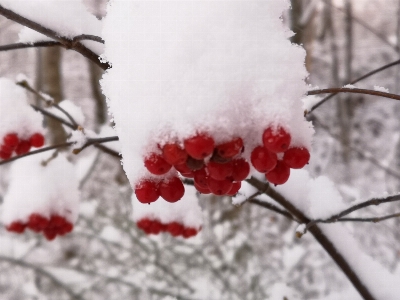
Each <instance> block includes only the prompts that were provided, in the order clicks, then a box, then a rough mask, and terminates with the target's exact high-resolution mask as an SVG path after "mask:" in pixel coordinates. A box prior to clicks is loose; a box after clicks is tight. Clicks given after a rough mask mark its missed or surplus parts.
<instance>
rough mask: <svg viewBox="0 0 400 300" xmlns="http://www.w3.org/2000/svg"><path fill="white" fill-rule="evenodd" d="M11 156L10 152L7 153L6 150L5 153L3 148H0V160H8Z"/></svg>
mask: <svg viewBox="0 0 400 300" xmlns="http://www.w3.org/2000/svg"><path fill="white" fill-rule="evenodd" d="M11 155H12V152H8V149H6V151H5V150H4V148H3V146H1V148H0V158H1V159H4V160H7V159H10V158H11Z"/></svg>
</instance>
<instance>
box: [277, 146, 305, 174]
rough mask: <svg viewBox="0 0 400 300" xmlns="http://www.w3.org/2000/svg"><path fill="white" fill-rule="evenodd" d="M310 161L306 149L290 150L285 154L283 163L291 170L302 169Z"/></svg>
mask: <svg viewBox="0 0 400 300" xmlns="http://www.w3.org/2000/svg"><path fill="white" fill-rule="evenodd" d="M309 160H310V152H308V150H307V149H306V148H297V147H295V148H290V149H288V150H287V151H286V152H285V155H284V156H283V161H284V162H285V164H287V165H288V166H289V167H290V168H292V169H301V168H303V167H304V166H305V165H306V164H307V163H308V161H309Z"/></svg>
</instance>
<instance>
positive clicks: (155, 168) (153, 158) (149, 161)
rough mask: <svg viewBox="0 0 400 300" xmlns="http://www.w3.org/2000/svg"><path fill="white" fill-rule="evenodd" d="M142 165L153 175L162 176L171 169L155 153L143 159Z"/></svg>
mask: <svg viewBox="0 0 400 300" xmlns="http://www.w3.org/2000/svg"><path fill="white" fill-rule="evenodd" d="M144 165H145V166H146V168H147V170H149V172H150V173H152V174H154V175H163V174H165V173H167V172H168V171H169V170H170V169H171V167H172V166H171V165H170V164H169V163H167V162H166V161H165V159H164V158H163V157H162V156H161V155H158V154H155V153H151V154H150V155H149V156H147V157H146V158H145V160H144Z"/></svg>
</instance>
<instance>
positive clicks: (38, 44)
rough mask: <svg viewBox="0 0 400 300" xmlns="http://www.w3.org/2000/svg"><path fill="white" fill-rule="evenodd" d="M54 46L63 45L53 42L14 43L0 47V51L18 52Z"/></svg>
mask: <svg viewBox="0 0 400 300" xmlns="http://www.w3.org/2000/svg"><path fill="white" fill-rule="evenodd" d="M55 46H63V44H61V43H60V42H54V41H48V42H36V43H31V44H26V43H14V44H8V45H2V46H0V51H9V50H18V49H26V48H41V47H55Z"/></svg>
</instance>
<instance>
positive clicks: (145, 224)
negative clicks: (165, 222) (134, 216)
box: [136, 218, 152, 230]
mask: <svg viewBox="0 0 400 300" xmlns="http://www.w3.org/2000/svg"><path fill="white" fill-rule="evenodd" d="M151 223H152V221H151V220H150V219H148V218H144V219H141V220H139V221H138V222H137V223H136V225H137V227H138V228H140V229H142V230H146V229H147V228H150V226H151Z"/></svg>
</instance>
